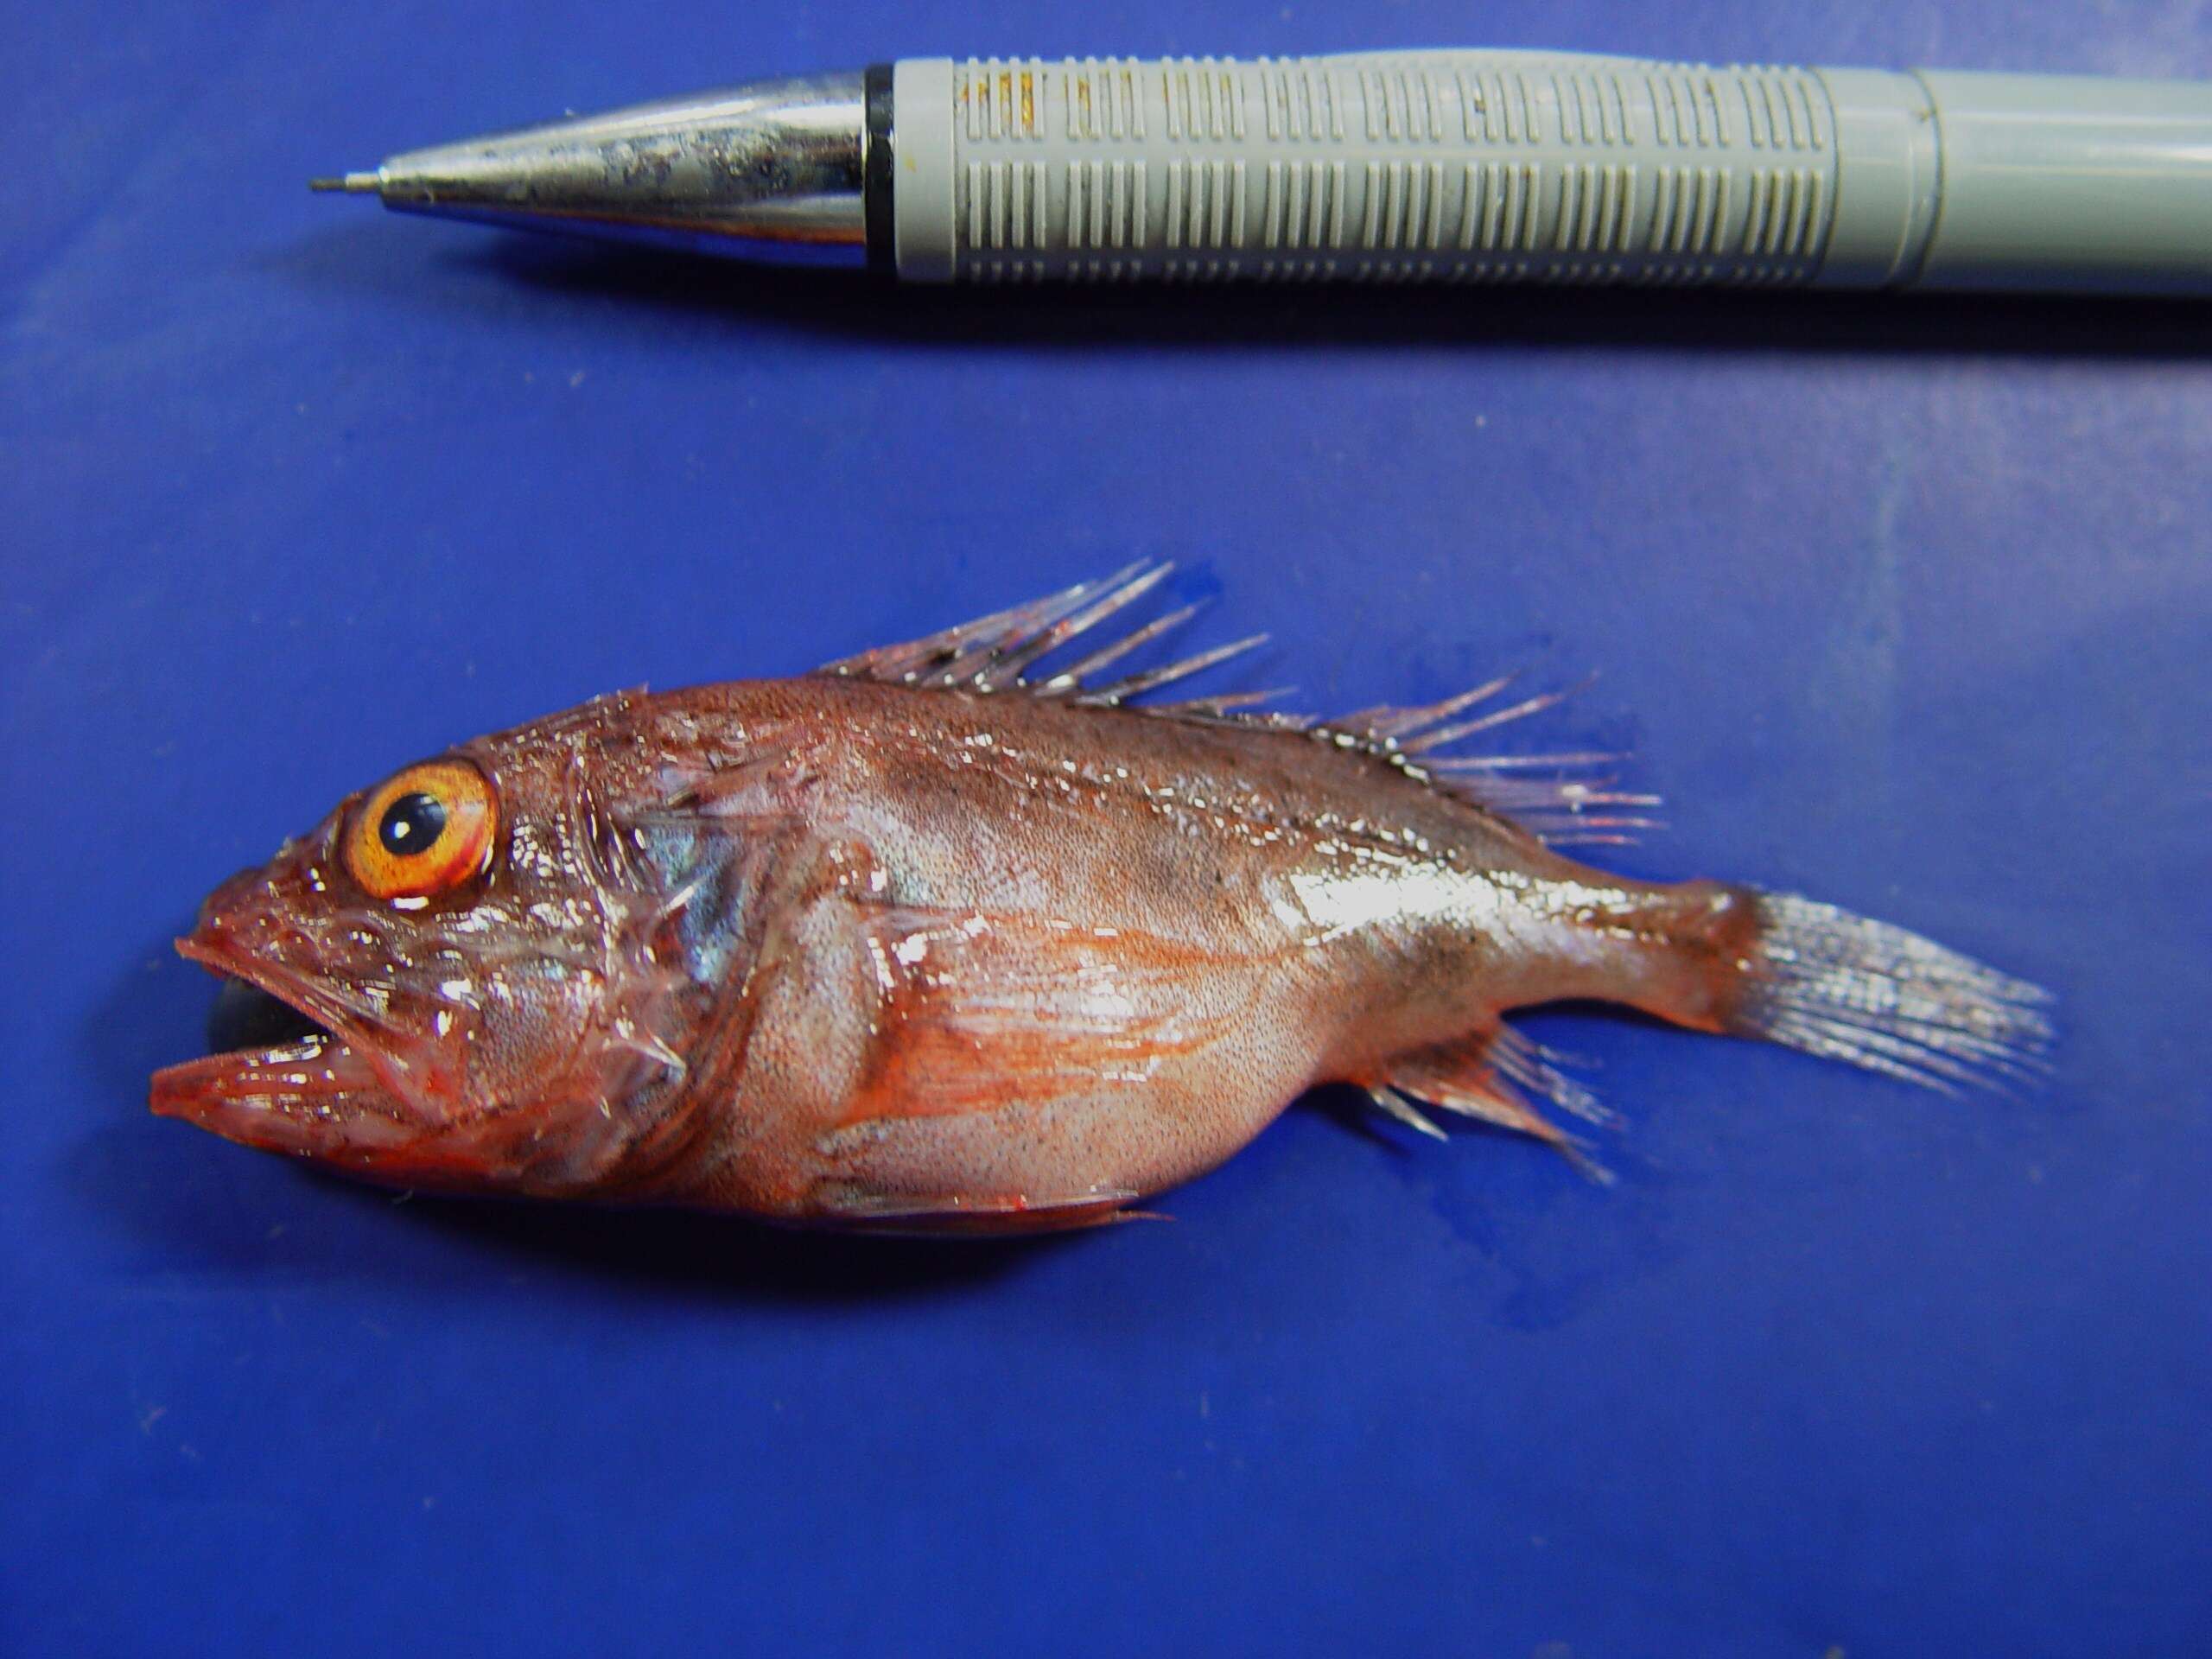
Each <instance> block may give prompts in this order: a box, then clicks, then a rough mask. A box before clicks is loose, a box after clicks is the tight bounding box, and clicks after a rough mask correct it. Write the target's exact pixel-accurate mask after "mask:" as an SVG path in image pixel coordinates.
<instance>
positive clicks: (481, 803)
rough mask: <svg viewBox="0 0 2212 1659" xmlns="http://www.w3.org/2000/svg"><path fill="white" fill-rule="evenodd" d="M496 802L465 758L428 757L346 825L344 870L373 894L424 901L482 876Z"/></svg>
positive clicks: (389, 784)
mask: <svg viewBox="0 0 2212 1659" xmlns="http://www.w3.org/2000/svg"><path fill="white" fill-rule="evenodd" d="M498 827H499V803H498V800H497V799H496V798H495V797H494V796H493V793H492V785H491V781H490V780H489V779H486V777H485V776H484V774H483V773H482V772H479V771H478V770H477V769H476V768H475V767H474V766H471V765H469V764H468V763H467V761H465V760H426V761H424V762H423V764H422V765H420V766H410V767H408V768H407V769H406V770H405V771H404V772H401V773H399V774H398V776H397V777H395V778H392V779H389V780H387V781H386V782H385V783H384V784H383V785H380V786H379V787H378V788H377V789H376V790H375V791H372V793H371V794H370V796H369V798H367V799H366V800H365V801H363V802H362V803H361V805H360V808H359V810H358V811H356V812H355V813H354V815H353V822H352V823H350V824H349V825H348V826H347V827H346V836H345V846H344V851H345V856H346V870H347V872H348V873H349V874H351V875H352V876H353V880H355V881H357V882H359V884H360V886H361V888H362V890H363V891H364V892H365V893H368V895H369V896H370V897H371V898H372V899H423V898H428V897H429V896H430V895H431V894H432V893H444V892H446V891H447V890H448V889H449V888H453V887H459V886H460V885H461V883H462V882H464V881H468V880H474V878H475V877H476V876H479V875H480V874H483V872H484V868H485V866H486V864H487V863H489V862H490V861H491V854H492V836H493V830H495V829H497V828H498Z"/></svg>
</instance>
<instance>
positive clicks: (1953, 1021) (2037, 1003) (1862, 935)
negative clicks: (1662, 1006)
mask: <svg viewBox="0 0 2212 1659" xmlns="http://www.w3.org/2000/svg"><path fill="white" fill-rule="evenodd" d="M1727 891H1728V892H1729V893H1730V895H1731V896H1732V898H1735V899H1739V900H1740V901H1743V902H1742V906H1741V908H1740V909H1739V910H1738V915H1739V916H1746V917H1747V919H1748V920H1749V922H1750V924H1751V925H1750V927H1749V929H1748V930H1747V931H1748V935H1749V937H1748V939H1747V940H1746V941H1744V942H1742V943H1740V944H1738V945H1737V947H1736V948H1735V949H1734V950H1731V951H1726V952H1716V953H1714V955H1713V957H1711V958H1709V961H1710V963H1711V967H1712V969H1713V971H1714V972H1715V973H1716V974H1717V975H1718V976H1719V978H1720V981H1721V983H1720V984H1719V985H1718V986H1717V987H1716V989H1718V991H1719V995H1717V996H1716V997H1715V998H1714V1000H1713V1002H1712V1003H1711V1004H1710V1005H1709V1008H1710V1011H1711V1014H1712V1015H1713V1018H1712V1020H1711V1021H1710V1024H1711V1027H1713V1028H1717V1029H1719V1030H1722V1031H1726V1032H1729V1033H1733V1034H1735V1035H1737V1036H1742V1037H1757V1038H1760V1039H1764V1040H1765V1041H1768V1042H1772V1043H1781V1044H1783V1045H1785V1046H1788V1047H1790V1048H1796V1049H1801V1050H1802V1051H1803V1052H1806V1053H1808V1054H1818V1055H1821V1056H1823V1057H1824V1058H1828V1059H1834V1060H1844V1061H1847V1062H1848V1063H1849V1064H1851V1065H1856V1066H1860V1067H1863V1068H1864V1069H1865V1070H1866V1071H1879V1072H1882V1073H1884V1074H1885V1075H1887V1076H1889V1077H1899V1078H1902V1079H1904V1081H1906V1082H1909V1083H1916V1084H1921V1085H1923V1087H1927V1088H1930V1089H1936V1090H1942V1091H1943V1092H1945V1093H1955V1092H1957V1091H1958V1090H1961V1089H1962V1088H1974V1087H1981V1088H1991V1087H1994V1088H1999V1089H2001V1088H2003V1087H2004V1086H2005V1085H2006V1084H2011V1083H2021V1082H2027V1081H2031V1080H2033V1079H2034V1078H2036V1077H2039V1076H2041V1075H2042V1074H2043V1072H2044V1071H2045V1070H2046V1069H2047V1061H2046V1059H2045V1055H2046V1053H2047V1051H2048V1050H2049V1047H2050V1042H2051V1039H2052V1028H2051V1022H2050V995H2049V994H2048V993H2047V992H2044V991H2043V990H2041V989H2040V988H2037V987H2036V986H2034V985H2031V984H2029V983H2027V982H2025V981H2024V980H2018V979H2014V978H2012V977H2011V976H2009V975H2005V974H2002V973H1999V972H1998V971H1997V970H1996V969H1993V968H1990V967H1987V966H1986V965H1984V964H1983V963H1979V962H1976V961H1974V959H1973V958H1972V957H1966V956H1961V954H1960V953H1959V952H1957V951H1955V950H1948V949H1946V948H1945V947H1944V946H1942V945H1940V944H1936V942H1935V941H1934V940H1932V939H1928V938H1923V937H1921V936H1920V935H1919V934H1917V933H1914V932H1911V931H1909V930H1907V929H1905V928H1902V927H1896V926H1892V925H1891V924H1889V923H1887V922H1878V921H1873V920H1871V919H1870V918H1866V917H1864V916H1859V915H1854V914H1853V912H1850V911H1847V910H1842V909H1839V908H1838V907H1837V906H1834V905H1824V904H1820V903H1817V902H1815V900H1813V899H1800V898H1797V897H1796V896H1795V895H1793V894H1789V893H1760V892H1757V891H1754V890H1751V889H1746V888H1734V889H1729V890H1727ZM1686 1023H1700V1024H1703V1023H1707V1022H1706V1021H1702V1020H1700V1021H1693V1022H1686Z"/></svg>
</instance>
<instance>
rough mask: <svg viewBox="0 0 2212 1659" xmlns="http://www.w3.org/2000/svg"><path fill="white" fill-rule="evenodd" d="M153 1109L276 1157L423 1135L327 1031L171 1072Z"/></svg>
mask: <svg viewBox="0 0 2212 1659" xmlns="http://www.w3.org/2000/svg"><path fill="white" fill-rule="evenodd" d="M394 1104H395V1103H394V1102H393V1101H392V1099H391V1096H389V1094H387V1093H386V1091H385V1088H384V1085H383V1083H382V1081H381V1079H380V1078H379V1077H378V1075H377V1071H376V1069H375V1068H374V1067H373V1066H372V1065H370V1064H369V1062H368V1061H367V1059H365V1058H364V1057H363V1056H362V1055H361V1054H360V1053H359V1052H357V1051H356V1050H355V1049H354V1048H353V1046H352V1045H350V1044H349V1043H347V1042H346V1041H345V1040H344V1039H342V1038H339V1037H335V1036H333V1035H331V1034H329V1033H315V1034H314V1035H310V1036H307V1037H302V1038H298V1039H295V1040H293V1041H290V1042H285V1043H278V1044H275V1045H272V1046H268V1047H264V1048H257V1049H242V1050H237V1051H234V1052H228V1053H221V1054H209V1055H206V1056H204V1057H202V1058H200V1059H196V1060H187V1061H185V1062H184V1063H183V1064H182V1065H171V1066H166V1067H164V1068H162V1070H161V1071H156V1073H155V1074H154V1077H153V1084H152V1090H151V1093H150V1097H149V1105H150V1106H151V1107H152V1109H153V1110H154V1112H155V1114H156V1116H161V1117H177V1118H182V1119H184V1120H186V1121H187V1122H191V1123H195V1124H197V1125H199V1127H200V1128H204V1129H207V1130H208V1131H210V1132H211V1133H213V1134H215V1135H221V1136H222V1137H223V1138H224V1139H226V1140H228V1141H238V1142H239V1143H240V1144H241V1145H245V1146H251V1147H263V1148H265V1149H267V1150H269V1151H272V1152H291V1153H298V1154H309V1155H321V1156H328V1155H330V1154H332V1153H333V1152H334V1150H335V1149H336V1148H337V1147H340V1146H341V1145H342V1146H346V1147H362V1148H367V1147H372V1146H375V1145H378V1144H379V1143H382V1144H387V1145H393V1144H397V1143H398V1142H400V1141H402V1140H404V1139H405V1138H408V1137H410V1136H412V1135H415V1134H416V1133H417V1132H418V1131H417V1130H416V1129H415V1128H410V1127H409V1126H407V1125H405V1124H404V1123H403V1122H401V1121H400V1119H399V1117H398V1116H397V1114H396V1113H395V1112H394V1111H393V1109H392V1108H393V1106H394Z"/></svg>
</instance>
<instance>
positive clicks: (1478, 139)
mask: <svg viewBox="0 0 2212 1659" xmlns="http://www.w3.org/2000/svg"><path fill="white" fill-rule="evenodd" d="M893 99H894V105H895V108H896V111H897V115H896V121H897V138H896V144H895V155H896V163H895V165H896V169H897V194H896V197H895V217H896V226H897V239H898V266H899V274H900V275H901V276H902V277H907V278H910V279H917V280H921V281H939V282H942V281H950V280H961V281H979V282H1013V281H1030V280H1036V279H1041V278H1045V277H1071V278H1084V279H1103V280H1115V279H1130V278H1138V277H1158V278H1165V279H1169V280H1186V281H1212V280H1217V279H1222V278H1229V277H1244V278H1255V279H1260V280H1273V281H1303V280H1309V279H1311V280H1325V279H1335V280H1339V281H1368V282H1401V281H1434V282H1481V281H1493V280H1495V281H1514V280H1526V281H1539V282H1541V281H1553V282H1591V283H1599V282H1605V283H1723V282H1732V283H1802V282H1805V281H1808V280H1809V279H1810V278H1811V277H1813V276H1814V275H1815V272H1817V271H1818V270H1820V268H1821V263H1822V261H1823V258H1824V257H1825V256H1826V254H1827V245H1828V237H1829V232H1830V227H1831V225H1832V222H1833V219H1834V211H1835V204H1836V199H1837V189H1836V185H1837V169H1838V160H1837V155H1836V143H1835V129H1836V123H1835V115H1834V110H1833V108H1832V107H1831V104H1830V100H1829V96H1828V92H1827V87H1826V86H1824V84H1823V83H1822V81H1821V78H1820V76H1819V75H1818V74H1817V73H1814V72H1812V71H1809V70H1802V69H1790V68H1742V67H1732V68H1713V67H1702V66H1698V65H1690V64H1668V63H1647V62H1643V61H1641V60H1634V59H1625V58H1597V57H1583V56H1574V55H1563V54H1535V53H1520V52H1405V53H1376V54H1357V55H1352V56H1343V57H1325V58H1294V59H1277V60H1269V59H1262V60H1257V61H1254V62H1236V61H1232V60H1226V59H1215V58H1207V59H1197V60H1192V59H1171V60H1164V61H1161V60H1154V61H1140V60H1127V59H1083V60H1066V61H1061V62H1046V61H1041V60H1017V61H1001V60H995V59H991V60H968V61H965V62H959V63H956V62H953V61H952V60H947V59H923V60H906V61H903V62H901V63H899V65H898V66H897V67H896V69H895V71H894V92H893ZM1886 274H1887V273H1885V272H1874V271H1870V272H1868V273H1866V276H1865V277H1861V278H1860V280H1881V278H1882V277H1883V276H1885V275H1886Z"/></svg>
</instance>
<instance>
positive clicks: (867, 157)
mask: <svg viewBox="0 0 2212 1659" xmlns="http://www.w3.org/2000/svg"><path fill="white" fill-rule="evenodd" d="M861 86H863V88H864V89H865V92H866V101H867V105H868V143H867V146H866V148H865V149H864V150H863V152H862V155H863V159H862V161H861V211H862V212H863V213H865V214H866V215H867V220H868V269H869V270H872V271H874V272H876V273H877V274H879V275H880V276H884V277H895V276H897V275H898V274H899V240H898V235H897V225H896V221H895V220H894V219H893V217H892V213H891V190H892V184H891V180H892V172H891V130H892V112H891V66H890V65H889V64H887V63H872V64H870V65H868V70H867V73H866V74H865V76H864V77H863V79H862V80H861Z"/></svg>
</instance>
